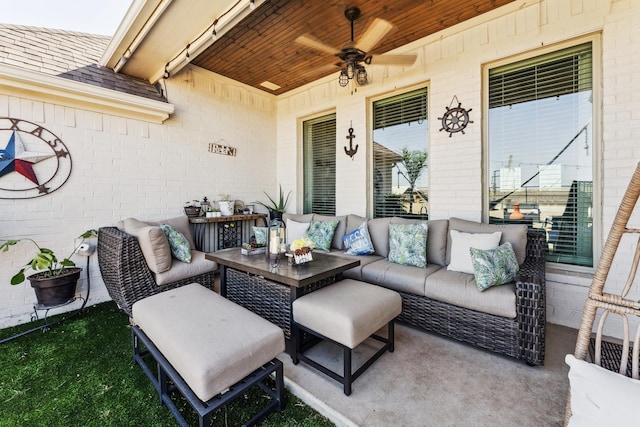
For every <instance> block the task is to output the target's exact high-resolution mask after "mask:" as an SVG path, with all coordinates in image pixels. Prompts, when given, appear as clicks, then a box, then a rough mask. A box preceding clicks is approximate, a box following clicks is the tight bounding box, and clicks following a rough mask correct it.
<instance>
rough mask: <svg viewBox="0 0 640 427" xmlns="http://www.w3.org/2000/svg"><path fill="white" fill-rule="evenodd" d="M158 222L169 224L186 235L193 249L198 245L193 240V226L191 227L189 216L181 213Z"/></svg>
mask: <svg viewBox="0 0 640 427" xmlns="http://www.w3.org/2000/svg"><path fill="white" fill-rule="evenodd" d="M158 224H167V225H170V226H172V227H173V228H175V229H176V230H178V231H179V232H180V233H182V234H183V235H184V237H185V238H186V239H187V242H188V243H189V247H191V249H195V248H196V245H195V244H194V242H193V237H192V236H191V228H190V227H189V218H188V217H187V216H185V215H180V216H176V217H174V218H167V219H165V220H162V221H158Z"/></svg>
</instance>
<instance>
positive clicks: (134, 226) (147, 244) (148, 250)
mask: <svg viewBox="0 0 640 427" xmlns="http://www.w3.org/2000/svg"><path fill="white" fill-rule="evenodd" d="M123 227H124V232H125V233H128V234H131V235H132V236H135V237H136V238H137V239H138V244H139V245H140V249H141V250H142V255H143V256H144V260H145V261H146V263H147V266H148V267H149V270H151V271H153V272H154V273H163V272H165V271H167V270H169V269H170V268H171V248H170V247H169V241H168V240H167V236H165V234H164V231H162V229H161V228H160V227H159V226H158V225H149V224H147V223H146V222H143V221H140V220H137V219H135V218H127V219H125V220H124V221H123Z"/></svg>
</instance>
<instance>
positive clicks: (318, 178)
mask: <svg viewBox="0 0 640 427" xmlns="http://www.w3.org/2000/svg"><path fill="white" fill-rule="evenodd" d="M303 146H304V147H303V164H304V185H303V187H304V213H312V212H313V213H317V214H321V215H335V212H336V115H335V114H329V115H326V116H322V117H318V118H315V119H311V120H306V121H305V122H304V123H303Z"/></svg>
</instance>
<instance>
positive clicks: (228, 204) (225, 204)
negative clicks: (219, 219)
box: [218, 194, 236, 216]
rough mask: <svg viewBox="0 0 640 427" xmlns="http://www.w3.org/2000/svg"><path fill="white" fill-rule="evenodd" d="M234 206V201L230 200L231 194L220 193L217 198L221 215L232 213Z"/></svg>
mask: <svg viewBox="0 0 640 427" xmlns="http://www.w3.org/2000/svg"><path fill="white" fill-rule="evenodd" d="M235 206H236V201H235V200H231V195H229V194H220V200H218V207H219V208H220V212H222V215H224V216H227V215H233V214H234V209H235Z"/></svg>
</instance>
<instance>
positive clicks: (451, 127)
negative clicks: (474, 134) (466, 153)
mask: <svg viewBox="0 0 640 427" xmlns="http://www.w3.org/2000/svg"><path fill="white" fill-rule="evenodd" d="M454 101H455V102H457V103H458V106H457V107H453V108H451V106H452V105H453V103H454ZM445 108H446V109H447V111H445V113H444V114H443V115H442V117H438V120H441V121H442V127H441V128H440V131H443V130H444V131H447V132H449V138H451V135H453V134H454V133H456V132H462V134H463V135H464V128H466V127H467V125H468V124H469V123H473V120H469V112H471V110H472V108H469V109H468V110H465V109H464V108H462V103H461V102H459V101H458V97H457V96H456V95H453V99H451V104H449V106H448V107H445Z"/></svg>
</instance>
